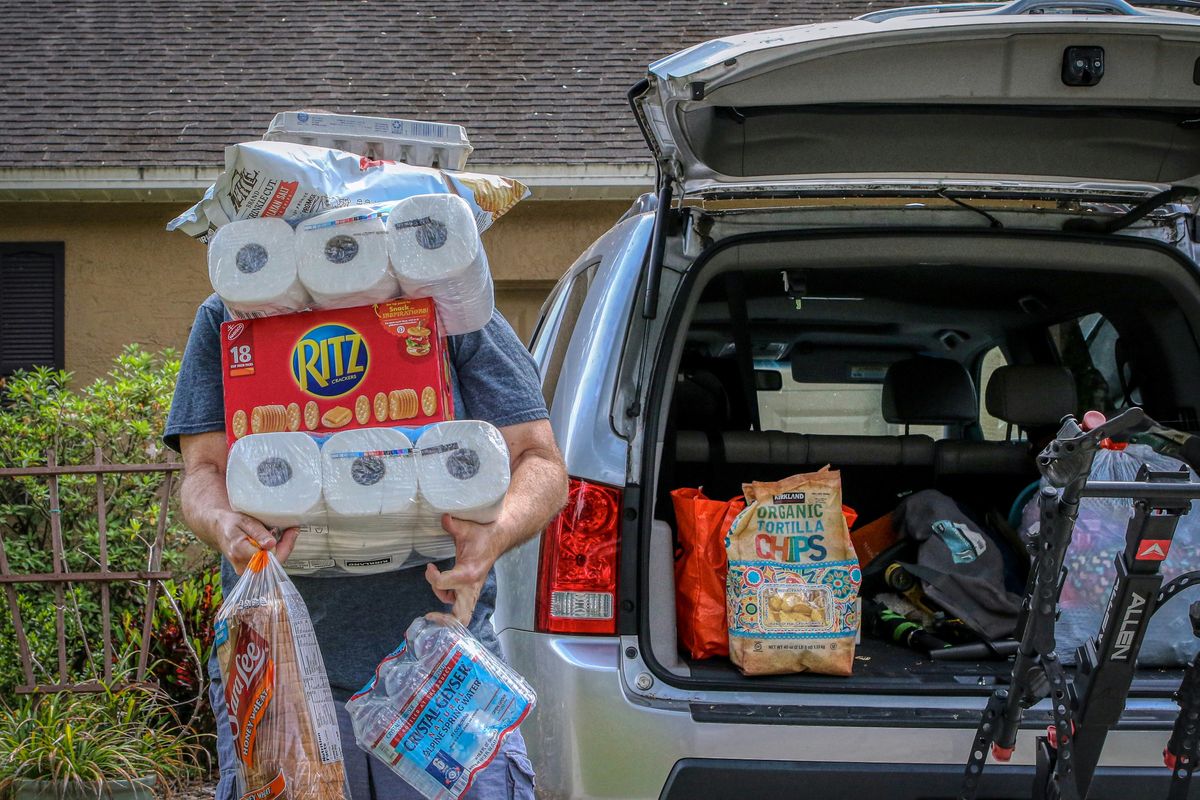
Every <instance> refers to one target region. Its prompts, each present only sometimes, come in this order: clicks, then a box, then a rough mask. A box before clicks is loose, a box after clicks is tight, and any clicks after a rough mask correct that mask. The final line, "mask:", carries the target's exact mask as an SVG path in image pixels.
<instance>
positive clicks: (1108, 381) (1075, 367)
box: [1049, 314, 1141, 414]
mask: <svg viewBox="0 0 1200 800" xmlns="http://www.w3.org/2000/svg"><path fill="white" fill-rule="evenodd" d="M1049 335H1050V341H1051V344H1053V346H1054V350H1055V353H1056V354H1057V355H1058V360H1059V363H1060V364H1062V365H1063V366H1064V367H1066V368H1067V369H1069V370H1070V371H1071V374H1072V375H1073V376H1075V391H1076V396H1077V399H1078V405H1077V408H1076V411H1077V412H1078V413H1083V412H1085V411H1088V410H1091V409H1096V410H1098V411H1103V412H1104V413H1106V414H1111V413H1113V412H1117V411H1120V410H1122V409H1124V408H1128V407H1129V406H1130V405H1137V404H1138V403H1140V402H1141V393H1140V391H1139V390H1138V388H1137V387H1136V386H1134V385H1132V381H1131V376H1132V375H1133V370H1132V368H1131V365H1130V364H1129V363H1128V362H1127V361H1122V359H1121V347H1120V346H1119V342H1120V333H1119V332H1118V331H1117V329H1116V327H1115V326H1113V324H1112V322H1111V321H1110V320H1108V319H1107V318H1105V317H1104V316H1103V315H1101V314H1086V315H1084V316H1082V317H1077V318H1075V319H1071V320H1068V321H1066V322H1061V323H1059V324H1057V325H1051V326H1050V328H1049Z"/></svg>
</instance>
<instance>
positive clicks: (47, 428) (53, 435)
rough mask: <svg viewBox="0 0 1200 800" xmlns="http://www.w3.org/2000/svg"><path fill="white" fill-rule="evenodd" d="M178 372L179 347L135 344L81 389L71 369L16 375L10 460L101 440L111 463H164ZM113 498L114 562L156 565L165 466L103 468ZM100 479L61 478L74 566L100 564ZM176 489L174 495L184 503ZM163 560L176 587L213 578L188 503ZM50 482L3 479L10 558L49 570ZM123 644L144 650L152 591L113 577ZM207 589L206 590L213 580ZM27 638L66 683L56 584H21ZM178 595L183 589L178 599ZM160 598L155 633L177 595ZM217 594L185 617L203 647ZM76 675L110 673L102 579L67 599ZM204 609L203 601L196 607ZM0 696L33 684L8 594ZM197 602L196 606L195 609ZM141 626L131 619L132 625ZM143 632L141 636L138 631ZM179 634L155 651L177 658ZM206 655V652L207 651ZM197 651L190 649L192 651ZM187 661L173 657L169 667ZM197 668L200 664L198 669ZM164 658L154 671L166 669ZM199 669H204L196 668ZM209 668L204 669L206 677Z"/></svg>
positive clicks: (81, 460) (4, 397) (173, 517)
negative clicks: (152, 559) (24, 667)
mask: <svg viewBox="0 0 1200 800" xmlns="http://www.w3.org/2000/svg"><path fill="white" fill-rule="evenodd" d="M178 372H179V359H178V357H177V355H176V353H175V352H174V351H172V350H163V351H161V352H158V353H151V352H147V351H145V350H143V349H142V348H140V347H138V346H136V345H130V346H129V347H127V348H125V350H124V351H123V352H122V353H121V354H120V355H119V356H118V357H117V358H116V360H115V363H114V364H113V367H112V369H111V370H110V371H109V373H108V375H107V376H105V377H104V378H100V379H97V380H96V381H94V382H93V383H91V384H89V385H87V386H84V387H82V388H79V389H76V388H74V387H73V386H72V383H71V375H70V373H68V372H65V371H59V370H52V369H46V368H38V369H34V370H31V371H28V372H20V373H17V374H14V375H13V376H12V377H10V378H9V379H8V380H7V381H6V382H5V383H4V384H3V386H2V388H0V466H4V467H22V466H38V465H43V464H45V463H46V454H47V451H52V452H53V453H54V455H55V459H56V461H57V463H59V464H90V463H93V461H94V459H95V451H96V448H99V449H100V451H101V454H102V457H103V460H104V461H105V462H106V463H110V464H129V463H147V462H159V461H162V460H164V459H165V455H166V454H165V453H164V452H163V446H162V444H161V443H160V441H159V435H160V433H161V431H162V429H163V426H164V424H165V422H166V417H167V411H168V408H169V406H170V402H171V396H172V393H173V391H174V388H175V379H176V377H177V375H178ZM102 479H103V481H104V492H105V497H106V504H107V515H106V519H107V539H108V560H109V568H110V569H112V570H114V571H134V570H142V569H146V567H147V563H148V558H149V551H150V545H151V544H152V543H153V541H154V537H155V532H156V525H157V520H158V514H159V505H160V497H161V488H162V482H163V474H162V473H140V474H138V473H133V474H125V475H115V474H114V475H106V476H103V478H102ZM96 481H97V476H93V475H76V476H63V477H61V478H60V480H59V487H60V488H59V507H60V511H59V513H58V516H59V519H60V520H61V525H62V535H63V542H64V549H65V552H66V563H67V567H68V569H69V570H71V571H73V572H92V571H96V570H97V569H98V568H99V561H98V558H99V527H98V524H97V519H96ZM177 496H178V495H177V493H174V494H173V499H172V504H173V505H174V504H176V503H177V499H175V498H177ZM171 512H172V513H171V514H170V516H169V526H168V529H167V533H166V540H165V546H164V552H163V558H162V568H163V569H165V570H171V571H173V572H175V573H176V575H178V576H180V579H179V581H177V582H176V583H175V584H172V585H171V586H169V587H167V588H168V589H169V590H171V591H174V592H175V593H176V594H177V595H178V594H179V593H180V591H187V589H186V587H187V586H189V585H191V583H194V582H197V581H199V582H201V584H203V582H204V581H208V582H209V583H211V582H212V578H211V574H212V570H213V567H214V565H215V563H216V559H215V557H214V556H213V555H212V554H211V553H210V552H209V551H208V550H207V549H205V548H203V547H200V546H198V545H197V544H196V543H195V540H194V538H193V537H192V536H191V534H190V533H188V532H187V530H186V528H185V526H184V525H183V520H182V516H181V515H180V514H179V512H178V508H173V509H171ZM52 513H53V511H52V509H51V508H50V498H49V482H48V481H47V480H45V479H44V478H37V477H32V478H18V479H5V478H0V535H2V536H3V540H4V547H5V552H6V554H7V556H8V561H9V566H10V568H11V569H12V570H13V571H14V572H19V573H37V572H51V571H53V570H52V559H51V552H52V548H51V527H50V519H51V514H52ZM111 587H112V588H111V608H112V621H113V632H114V640H115V644H116V645H117V646H118V647H121V648H124V649H126V650H127V649H129V648H135V647H136V646H137V645H138V642H139V641H140V633H141V617H140V610H141V609H142V607H143V604H144V602H145V597H146V587H145V585H144V584H141V583H135V582H121V583H114V584H111ZM199 591H203V586H202V585H201V588H200V589H199ZM18 594H19V605H20V608H21V612H22V617H23V620H22V621H23V623H24V626H25V630H26V635H27V636H28V638H29V644H30V649H31V650H32V654H33V657H34V661H35V675H34V678H35V680H38V681H41V682H44V683H57V682H58V663H57V638H56V635H55V609H54V603H55V600H54V592H53V589H52V588H51V587H50V586H48V585H43V584H23V585H21V586H20V587H19V589H18ZM176 599H177V600H178V597H177V598H176ZM164 602H166V601H160V602H159V603H158V604H156V605H157V608H156V610H155V619H156V625H157V628H156V632H157V631H159V630H163V629H165V628H166V627H167V626H169V625H172V624H173V625H175V626H176V627H177V629H178V626H179V625H180V621H179V620H178V619H172V618H171V614H172V613H173V611H174V609H172V608H171V607H170V603H169V602H166V605H164ZM211 605H212V604H211V603H208V604H206V605H204V610H202V611H201V613H200V617H196V615H195V614H193V617H195V618H193V619H191V620H184V629H185V630H186V631H187V634H186V636H182V637H180V636H177V637H176V638H177V639H179V638H183V639H186V640H187V641H188V642H189V643H190V642H191V641H192V640H193V639H194V640H195V641H196V643H198V644H200V645H201V646H204V645H205V642H204V641H203V635H204V634H203V630H198V629H193V626H196V627H197V628H203V627H207V626H208V625H209V620H208V619H203V618H202V617H203V616H204V614H208V613H210V609H211ZM64 607H65V613H66V631H67V639H68V641H67V644H68V652H69V659H70V661H69V665H68V666H69V671H70V675H69V677H70V679H71V680H74V681H86V680H90V679H94V678H98V677H100V676H101V675H102V672H101V667H102V665H101V635H100V631H101V622H100V591H99V588H98V584H76V585H75V587H74V590H73V591H70V592H67V594H66V596H65V603H64ZM197 608H198V607H197ZM0 609H2V610H0V695H4V694H8V693H9V691H10V690H11V688H12V687H13V686H15V685H17V684H19V683H24V678H23V676H22V674H21V671H20V662H19V658H18V655H17V649H16V643H15V640H14V635H13V633H14V632H13V630H12V624H11V620H10V617H9V614H8V609H7V603H0ZM193 610H195V609H193ZM130 621H132V622H133V624H132V625H130V624H129V622H130ZM131 630H136V634H137V635H136V636H131V635H128V634H129V632H130V631H131ZM178 645H179V642H178V641H176V642H175V643H173V644H171V645H170V647H168V648H167V649H166V650H163V649H162V648H161V647H160V646H159V638H158V637H157V636H156V638H155V643H154V648H155V649H154V650H153V651H152V659H153V660H155V661H158V660H160V659H164V658H165V659H167V660H168V661H171V660H172V659H178V658H179V657H180V653H181V651H186V648H180V647H179V646H178ZM196 655H198V656H199V657H200V658H203V657H204V656H205V655H206V654H205V653H203V652H197V653H196ZM188 658H189V659H190V658H192V656H191V654H188ZM176 666H178V664H172V666H171V669H173V668H174V667H176ZM189 669H190V667H189ZM162 671H163V669H162V667H161V666H160V668H159V669H158V670H156V672H159V673H161V672H162ZM190 674H195V672H194V670H193V672H192V673H190ZM202 675H203V673H202V671H201V673H200V676H201V677H202Z"/></svg>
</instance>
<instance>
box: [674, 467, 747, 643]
mask: <svg viewBox="0 0 1200 800" xmlns="http://www.w3.org/2000/svg"><path fill="white" fill-rule="evenodd" d="M671 501H672V503H673V504H674V506H675V520H676V522H677V524H678V526H679V536H678V540H679V548H678V550H677V552H676V556H675V613H676V617H677V622H678V627H679V641H680V643H681V645H682V646H683V647H684V649H686V650H687V651H688V653H690V654H691V656H692V658H712V657H713V656H727V655H729V634H728V631H727V629H726V626H725V575H726V573H727V572H728V561H727V558H726V555H725V532H726V531H727V530H729V526H730V524H731V523H732V522H733V518H734V517H736V516H737V515H738V514H739V513H741V511H742V509H743V508H745V507H746V501H745V499H744V498H742V497H735V498H734V499H732V500H726V501H721V500H710V499H709V498H707V497H705V496H704V493H703V492H702V491H700V490H699V489H676V490H675V491H673V492H671Z"/></svg>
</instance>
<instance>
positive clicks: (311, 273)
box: [217, 206, 400, 308]
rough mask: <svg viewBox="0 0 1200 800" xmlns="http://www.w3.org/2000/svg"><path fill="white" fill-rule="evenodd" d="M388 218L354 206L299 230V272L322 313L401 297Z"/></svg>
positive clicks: (302, 225)
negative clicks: (389, 247)
mask: <svg viewBox="0 0 1200 800" xmlns="http://www.w3.org/2000/svg"><path fill="white" fill-rule="evenodd" d="M383 217H384V215H383V214H382V213H381V212H380V211H379V210H377V209H375V208H371V207H369V206H348V207H346V208H339V209H336V210H334V211H327V212H325V213H324V214H318V215H317V216H315V217H312V218H311V219H307V220H305V221H303V222H301V223H299V225H297V227H296V245H295V248H296V269H297V272H298V273H299V276H300V282H301V283H302V284H304V288H305V289H306V290H307V291H308V293H309V294H310V295H311V296H312V299H313V303H314V305H315V306H316V307H317V308H350V307H353V306H365V305H370V304H373V303H382V302H384V301H386V300H391V299H393V298H396V297H399V296H400V283H399V281H397V280H396V277H395V275H393V274H392V270H391V266H390V265H389V263H388V252H387V229H386V228H385V227H384V221H383ZM217 233H218V236H219V235H220V231H218V232H217Z"/></svg>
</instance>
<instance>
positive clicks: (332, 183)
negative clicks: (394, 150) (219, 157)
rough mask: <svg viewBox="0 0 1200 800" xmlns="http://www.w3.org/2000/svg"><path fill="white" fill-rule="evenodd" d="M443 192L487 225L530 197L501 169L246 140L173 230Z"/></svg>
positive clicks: (198, 231)
mask: <svg viewBox="0 0 1200 800" xmlns="http://www.w3.org/2000/svg"><path fill="white" fill-rule="evenodd" d="M438 192H447V193H450V194H456V195H458V196H459V197H462V198H463V199H464V200H466V201H467V202H468V203H469V204H470V206H471V213H472V215H473V216H474V218H475V224H476V226H477V227H478V228H479V230H480V231H481V232H482V231H484V230H487V229H488V228H489V227H490V226H491V225H492V223H494V222H495V221H496V220H497V219H499V218H500V217H501V215H503V214H504V213H506V212H507V211H508V210H509V209H511V208H512V207H513V206H514V205H516V204H517V203H518V202H520V201H521V200H522V199H524V198H525V197H528V196H529V190H528V189H527V188H525V186H524V184H522V183H520V182H519V181H515V180H512V179H510V178H502V177H500V176H498V175H480V174H477V173H471V172H454V173H451V172H446V171H444V170H440V169H429V168H425V167H414V166H410V165H408V164H401V163H397V162H393V161H383V160H373V159H369V158H366V157H363V156H357V155H354V154H353V153H347V152H344V151H342V150H332V149H330V148H326V147H310V146H307V145H301V144H292V143H290V142H263V141H258V142H243V143H241V144H235V145H231V146H229V147H227V148H225V171H224V172H222V173H221V175H220V176H218V178H217V182H216V183H215V184H213V185H212V186H211V187H209V189H208V191H207V192H205V194H204V198H203V199H202V200H201V201H200V202H199V203H197V204H196V205H194V206H192V207H191V208H190V209H188V210H187V211H185V212H184V213H183V214H181V215H180V216H179V217H176V218H175V219H173V220H171V222H169V223H168V224H167V230H180V231H183V232H184V233H186V234H187V235H188V236H191V237H193V238H195V239H199V240H201V241H204V242H207V241H208V239H209V237H210V236H212V234H213V233H215V232H216V231H217V229H218V228H220V227H221V226H222V225H225V224H227V223H229V222H232V221H234V220H239V219H251V218H254V217H282V218H283V219H285V220H287V221H288V222H290V223H292V224H293V225H294V224H296V223H298V222H300V221H301V220H304V219H307V218H309V217H312V216H315V215H317V214H320V213H322V212H324V211H328V210H330V209H334V208H342V207H344V206H351V205H363V204H371V203H385V202H389V201H394V200H400V199H403V198H405V197H411V196H413V195H417V194H434V193H438Z"/></svg>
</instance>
